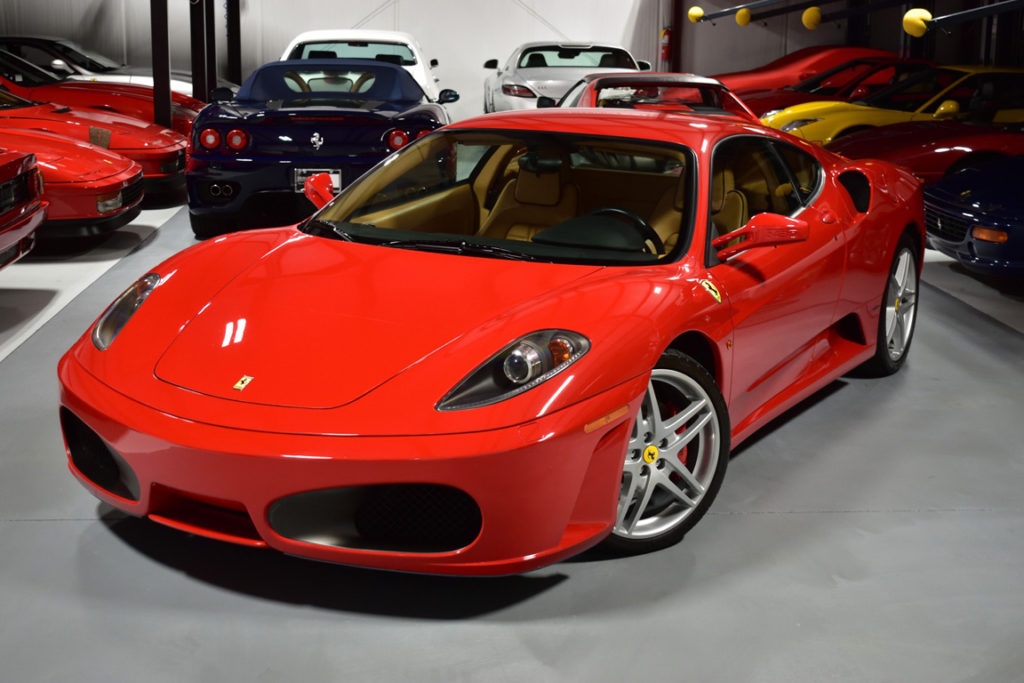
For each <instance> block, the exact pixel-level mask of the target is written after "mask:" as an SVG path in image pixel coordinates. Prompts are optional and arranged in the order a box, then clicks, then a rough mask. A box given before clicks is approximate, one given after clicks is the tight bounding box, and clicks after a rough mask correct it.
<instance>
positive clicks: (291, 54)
mask: <svg viewBox="0 0 1024 683" xmlns="http://www.w3.org/2000/svg"><path fill="white" fill-rule="evenodd" d="M334 57H338V58H341V59H378V60H383V61H389V62H393V63H395V64H400V65H401V66H402V67H403V68H405V70H406V71H408V72H409V73H410V74H412V77H413V78H415V79H416V82H417V83H419V85H420V87H421V88H423V92H424V93H426V95H427V97H429V98H430V99H431V100H433V101H435V102H436V101H437V100H438V98H439V96H440V94H441V91H440V88H439V87H438V85H437V81H438V79H437V77H436V76H434V74H433V72H432V69H433V68H434V67H435V66H437V60H436V59H431V60H427V59H426V58H425V57H424V56H423V48H421V47H420V44H419V43H418V42H416V39H415V38H413V37H412V36H411V35H409V34H408V33H402V32H400V31H374V30H370V29H347V30H345V29H324V30H319V31H306V32H305V33H300V34H299V35H297V36H295V38H293V39H292V42H290V43H288V47H286V48H285V50H284V52H283V53H282V54H281V59H282V61H283V60H286V59H325V58H327V59H330V58H334Z"/></svg>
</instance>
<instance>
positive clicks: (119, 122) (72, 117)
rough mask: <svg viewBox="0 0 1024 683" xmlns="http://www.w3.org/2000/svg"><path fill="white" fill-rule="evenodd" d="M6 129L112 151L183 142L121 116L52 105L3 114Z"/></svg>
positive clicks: (0, 119) (169, 133)
mask: <svg viewBox="0 0 1024 683" xmlns="http://www.w3.org/2000/svg"><path fill="white" fill-rule="evenodd" d="M0 126H2V127H3V128H6V129H11V128H19V129H22V130H43V131H47V132H50V133H54V134H55V135H63V136H65V137H69V138H73V139H75V140H80V141H82V142H90V143H92V144H96V145H99V146H101V147H107V148H108V149H112V150H115V151H117V150H122V149H123V150H129V149H162V148H164V147H170V146H172V145H176V144H180V143H182V142H184V139H183V137H182V136H181V135H180V134H179V133H175V132H174V131H172V130H168V129H167V128H164V127H163V126H158V125H157V124H155V123H147V122H145V121H142V120H140V119H135V118H132V117H130V116H122V115H120V114H113V113H106V112H99V111H82V110H78V109H70V108H68V107H58V106H55V105H52V104H39V105H36V106H34V107H17V108H14V109H5V110H2V111H0Z"/></svg>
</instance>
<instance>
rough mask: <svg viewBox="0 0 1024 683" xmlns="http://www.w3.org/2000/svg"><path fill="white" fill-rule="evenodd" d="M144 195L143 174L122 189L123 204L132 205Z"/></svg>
mask: <svg viewBox="0 0 1024 683" xmlns="http://www.w3.org/2000/svg"><path fill="white" fill-rule="evenodd" d="M141 196H142V176H139V178H138V179H137V180H136V181H135V182H133V183H132V184H131V185H129V186H128V187H126V188H124V189H123V190H121V205H122V206H131V205H132V204H134V203H135V202H136V201H137V200H138V199H139V197H141Z"/></svg>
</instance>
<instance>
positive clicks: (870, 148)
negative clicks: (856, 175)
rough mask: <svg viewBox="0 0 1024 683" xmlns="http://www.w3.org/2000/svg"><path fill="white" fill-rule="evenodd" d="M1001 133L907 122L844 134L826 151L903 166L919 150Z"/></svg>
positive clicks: (974, 127) (946, 123)
mask: <svg viewBox="0 0 1024 683" xmlns="http://www.w3.org/2000/svg"><path fill="white" fill-rule="evenodd" d="M999 132H1000V131H998V130H997V129H994V128H992V127H986V126H981V125H972V124H970V123H963V122H960V121H907V122H904V123H895V124H891V125H888V126H881V127H880V128H872V129H870V130H865V131H861V132H859V133H852V134H850V135H844V136H842V137H839V138H836V139H835V140H833V141H832V142H830V143H829V144H828V145H826V146H825V149H827V150H828V151H830V152H835V153H836V154H842V155H843V156H845V157H849V158H851V159H864V158H871V159H886V160H889V161H895V162H897V163H899V160H900V157H901V156H902V155H904V154H906V153H907V152H908V151H915V152H916V151H919V150H917V149H916V148H918V147H921V149H922V150H924V149H928V148H931V147H935V146H939V145H940V144H941V142H942V141H944V140H946V141H948V142H949V144H950V145H955V144H956V143H957V141H958V140H961V139H966V138H969V137H970V136H972V135H988V134H993V133H999ZM1007 135H1008V136H1019V135H1020V134H1019V133H1008V134H1007ZM1011 139H1012V138H1011Z"/></svg>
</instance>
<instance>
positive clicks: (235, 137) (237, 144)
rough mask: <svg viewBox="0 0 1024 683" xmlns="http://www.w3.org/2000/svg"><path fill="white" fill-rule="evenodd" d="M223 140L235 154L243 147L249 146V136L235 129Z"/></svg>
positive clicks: (204, 133)
mask: <svg viewBox="0 0 1024 683" xmlns="http://www.w3.org/2000/svg"><path fill="white" fill-rule="evenodd" d="M203 135H206V131H203ZM225 139H226V140H227V143H228V147H230V148H231V149H233V150H234V151H236V152H238V151H241V150H243V149H245V146H246V145H248V144H249V134H248V133H246V132H245V131H244V130H239V129H237V128H236V129H234V130H233V131H231V132H229V133H228V136H227V138H225Z"/></svg>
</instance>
